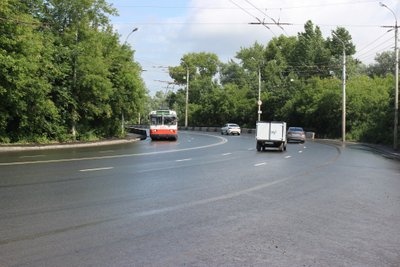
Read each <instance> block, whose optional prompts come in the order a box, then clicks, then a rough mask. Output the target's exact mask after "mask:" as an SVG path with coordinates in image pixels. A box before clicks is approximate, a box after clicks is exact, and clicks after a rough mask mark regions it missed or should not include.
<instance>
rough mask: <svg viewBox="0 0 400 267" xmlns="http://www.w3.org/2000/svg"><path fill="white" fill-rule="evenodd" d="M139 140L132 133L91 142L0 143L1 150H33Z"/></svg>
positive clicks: (113, 143)
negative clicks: (126, 135)
mask: <svg viewBox="0 0 400 267" xmlns="http://www.w3.org/2000/svg"><path fill="white" fill-rule="evenodd" d="M139 140H141V138H140V137H138V136H136V135H132V136H131V137H129V138H123V139H111V140H102V141H93V142H73V143H58V144H43V145H39V144H37V145H32V144H29V145H0V153H1V152H13V151H33V150H49V149H64V148H81V147H96V146H107V145H117V144H127V143H132V142H136V141H139Z"/></svg>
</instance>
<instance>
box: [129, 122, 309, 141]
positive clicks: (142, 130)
mask: <svg viewBox="0 0 400 267" xmlns="http://www.w3.org/2000/svg"><path fill="white" fill-rule="evenodd" d="M125 128H126V129H127V131H128V132H130V133H134V134H138V135H141V136H142V137H141V138H143V137H144V138H143V139H146V137H147V136H148V130H149V126H148V125H127V126H126V127H125ZM178 129H179V130H182V131H198V132H219V131H221V127H215V126H212V127H210V126H201V127H199V126H188V127H185V126H179V127H178ZM242 133H244V134H255V133H256V129H252V128H242ZM306 138H307V139H314V138H315V133H314V132H306Z"/></svg>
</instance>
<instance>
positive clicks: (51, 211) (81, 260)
mask: <svg viewBox="0 0 400 267" xmlns="http://www.w3.org/2000/svg"><path fill="white" fill-rule="evenodd" d="M255 147H256V143H255V140H254V136H253V135H242V136H221V135H219V134H217V133H215V134H205V133H192V132H181V133H180V135H179V139H178V141H176V142H168V141H161V142H152V141H150V140H145V141H139V142H135V143H130V144H123V145H115V146H104V147H96V148H81V149H77V148H74V149H62V150H48V151H30V152H9V153H0V266H51V267H57V266H60V267H61V266H62V267H65V266H374V267H375V266H393V267H394V266H400V164H399V161H397V160H393V159H388V158H385V157H383V156H382V155H380V154H379V153H376V152H373V151H371V150H369V149H368V148H367V147H364V146H362V145H347V146H346V147H342V146H335V145H332V144H326V143H320V142H316V141H307V142H306V143H305V144H297V143H291V144H289V145H288V147H287V151H286V152H278V151H272V150H270V151H263V152H257V151H256V149H255Z"/></svg>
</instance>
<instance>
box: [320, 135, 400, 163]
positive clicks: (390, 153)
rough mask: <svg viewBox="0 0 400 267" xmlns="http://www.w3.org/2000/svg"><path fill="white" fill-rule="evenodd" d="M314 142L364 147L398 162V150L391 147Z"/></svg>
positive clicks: (321, 140)
mask: <svg viewBox="0 0 400 267" xmlns="http://www.w3.org/2000/svg"><path fill="white" fill-rule="evenodd" d="M314 140H315V141H317V142H318V141H319V142H325V143H331V144H334V145H337V146H342V145H345V146H355V145H357V146H364V147H367V148H369V149H371V150H373V151H375V152H378V153H381V154H382V156H384V157H386V158H390V159H397V160H400V150H394V149H393V147H391V146H388V145H379V144H369V143H358V142H345V143H344V144H343V143H342V141H340V140H332V139H314Z"/></svg>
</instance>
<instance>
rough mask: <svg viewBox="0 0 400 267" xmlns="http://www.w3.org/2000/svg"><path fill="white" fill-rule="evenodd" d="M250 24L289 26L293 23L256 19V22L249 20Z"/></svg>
mask: <svg viewBox="0 0 400 267" xmlns="http://www.w3.org/2000/svg"><path fill="white" fill-rule="evenodd" d="M249 24H250V25H264V26H268V25H275V26H290V25H293V23H287V22H276V23H275V22H263V21H258V22H249Z"/></svg>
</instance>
